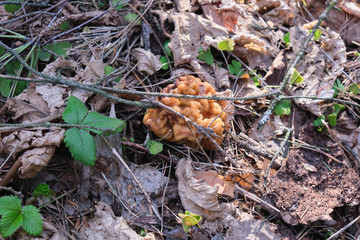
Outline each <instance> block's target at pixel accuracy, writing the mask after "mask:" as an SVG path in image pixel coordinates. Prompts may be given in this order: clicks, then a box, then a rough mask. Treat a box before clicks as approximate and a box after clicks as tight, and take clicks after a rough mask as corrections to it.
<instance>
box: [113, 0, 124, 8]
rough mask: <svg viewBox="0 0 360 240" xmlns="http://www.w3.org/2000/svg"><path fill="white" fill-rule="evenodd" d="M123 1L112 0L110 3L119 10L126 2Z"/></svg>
mask: <svg viewBox="0 0 360 240" xmlns="http://www.w3.org/2000/svg"><path fill="white" fill-rule="evenodd" d="M123 2H124V0H112V5H113V6H114V7H115V9H117V10H120V9H122V8H123V7H124V6H126V4H125V3H123Z"/></svg>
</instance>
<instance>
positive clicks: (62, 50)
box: [39, 42, 72, 61]
mask: <svg viewBox="0 0 360 240" xmlns="http://www.w3.org/2000/svg"><path fill="white" fill-rule="evenodd" d="M71 47H72V46H71V44H70V43H68V42H59V43H54V44H49V45H45V46H44V48H45V49H47V50H49V51H51V52H53V53H55V54H57V55H58V56H64V57H66V52H67V50H68V49H71ZM51 56H52V54H51V53H50V52H46V51H40V54H39V59H40V60H41V61H49V60H50V57H51Z"/></svg>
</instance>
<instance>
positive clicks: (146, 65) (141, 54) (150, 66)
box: [132, 48, 162, 75]
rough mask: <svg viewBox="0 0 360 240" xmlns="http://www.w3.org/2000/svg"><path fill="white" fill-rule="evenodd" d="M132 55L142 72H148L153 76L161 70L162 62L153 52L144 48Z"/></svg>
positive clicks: (136, 49) (134, 50) (138, 49)
mask: <svg viewBox="0 0 360 240" xmlns="http://www.w3.org/2000/svg"><path fill="white" fill-rule="evenodd" d="M132 53H133V55H134V57H135V58H136V60H137V61H138V69H139V71H140V72H146V73H147V74H149V75H152V74H154V73H155V72H157V71H159V70H160V69H161V66H162V64H161V62H160V61H159V59H158V58H157V57H156V56H155V55H154V54H153V53H152V52H150V51H147V50H145V49H142V48H135V49H133V51H132Z"/></svg>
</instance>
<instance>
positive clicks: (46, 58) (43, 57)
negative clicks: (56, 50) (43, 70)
mask: <svg viewBox="0 0 360 240" xmlns="http://www.w3.org/2000/svg"><path fill="white" fill-rule="evenodd" d="M50 57H51V53H49V52H45V51H40V53H39V59H40V60H41V61H44V62H46V61H49V59H50Z"/></svg>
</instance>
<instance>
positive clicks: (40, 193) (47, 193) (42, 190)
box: [33, 183, 55, 198]
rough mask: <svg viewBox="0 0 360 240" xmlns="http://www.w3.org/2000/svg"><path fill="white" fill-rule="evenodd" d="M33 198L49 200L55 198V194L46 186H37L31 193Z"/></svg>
mask: <svg viewBox="0 0 360 240" xmlns="http://www.w3.org/2000/svg"><path fill="white" fill-rule="evenodd" d="M33 196H34V198H38V197H45V198H51V197H54V196H55V192H54V191H53V190H52V189H51V188H50V187H49V185H47V184H44V183H43V184H39V185H37V186H36V187H35V188H34V191H33Z"/></svg>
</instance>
